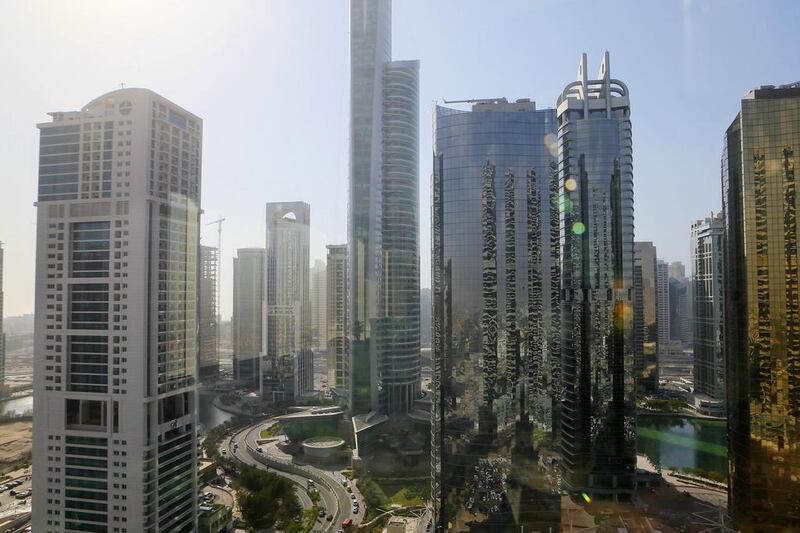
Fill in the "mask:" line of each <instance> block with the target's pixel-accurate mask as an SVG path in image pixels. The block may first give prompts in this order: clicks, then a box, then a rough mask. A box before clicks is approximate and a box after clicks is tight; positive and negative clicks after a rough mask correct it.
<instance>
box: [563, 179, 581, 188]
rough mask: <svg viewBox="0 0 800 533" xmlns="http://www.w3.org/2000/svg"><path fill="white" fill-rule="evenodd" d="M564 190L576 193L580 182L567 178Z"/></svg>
mask: <svg viewBox="0 0 800 533" xmlns="http://www.w3.org/2000/svg"><path fill="white" fill-rule="evenodd" d="M564 188H565V189H567V190H568V191H574V190H575V189H577V188H578V182H577V181H575V178H567V180H566V181H565V182H564Z"/></svg>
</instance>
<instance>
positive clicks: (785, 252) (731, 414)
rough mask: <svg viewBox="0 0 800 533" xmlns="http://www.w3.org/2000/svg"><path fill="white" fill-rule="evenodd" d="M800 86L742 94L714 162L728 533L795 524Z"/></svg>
mask: <svg viewBox="0 0 800 533" xmlns="http://www.w3.org/2000/svg"><path fill="white" fill-rule="evenodd" d="M798 154H800V84H798V83H795V84H792V85H789V86H782V87H777V88H776V87H773V86H766V87H761V88H760V89H756V90H753V91H750V92H749V93H747V94H746V95H745V97H744V99H743V100H742V102H741V111H740V112H739V114H738V115H737V116H736V118H735V119H734V121H733V123H732V124H731V126H730V127H729V128H728V130H727V132H726V134H725V139H724V149H723V154H722V202H723V205H722V208H723V223H724V227H725V236H724V243H725V280H724V283H725V332H724V335H725V354H726V357H727V362H726V364H727V396H728V443H729V449H728V462H729V475H730V490H729V498H730V502H729V506H728V508H729V509H730V510H731V513H732V515H733V518H734V520H735V522H736V527H737V529H740V530H742V531H787V530H790V529H792V528H795V527H797V524H799V523H800V272H798V242H797V241H798V228H797V219H796V212H797V205H796V204H797V184H796V170H795V169H796V165H797V161H798Z"/></svg>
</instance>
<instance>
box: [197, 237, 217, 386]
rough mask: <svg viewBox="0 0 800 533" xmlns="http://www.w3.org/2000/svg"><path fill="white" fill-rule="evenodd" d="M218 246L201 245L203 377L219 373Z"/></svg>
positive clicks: (199, 352) (200, 369)
mask: <svg viewBox="0 0 800 533" xmlns="http://www.w3.org/2000/svg"><path fill="white" fill-rule="evenodd" d="M218 261H219V258H218V257H217V249H216V248H214V247H212V246H200V263H199V268H198V273H199V277H198V284H199V290H198V293H197V321H198V331H197V335H198V340H197V363H198V365H197V368H198V377H199V379H200V380H201V381H202V380H216V379H217V376H218V375H219V351H218V348H219V344H218V339H219V337H218V336H219V330H218V327H219V325H218V324H217V272H218Z"/></svg>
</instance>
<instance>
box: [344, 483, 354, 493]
mask: <svg viewBox="0 0 800 533" xmlns="http://www.w3.org/2000/svg"><path fill="white" fill-rule="evenodd" d="M345 488H346V489H347V492H353V489H351V488H350V486H349V485H348V486H347V487H345Z"/></svg>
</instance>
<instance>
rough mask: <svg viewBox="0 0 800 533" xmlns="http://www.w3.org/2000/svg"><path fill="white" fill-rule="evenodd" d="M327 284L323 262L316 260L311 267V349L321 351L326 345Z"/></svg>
mask: <svg viewBox="0 0 800 533" xmlns="http://www.w3.org/2000/svg"><path fill="white" fill-rule="evenodd" d="M327 282H328V275H327V274H326V273H325V261H322V260H320V259H317V260H316V261H314V266H313V267H311V297H310V299H311V347H312V348H313V349H315V350H322V351H325V349H326V347H327V345H328V337H327V335H328V321H327V319H326V318H325V315H326V313H327V312H328V306H327V304H326V302H325V299H326V298H327V296H328V290H327V288H326V283H327Z"/></svg>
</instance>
